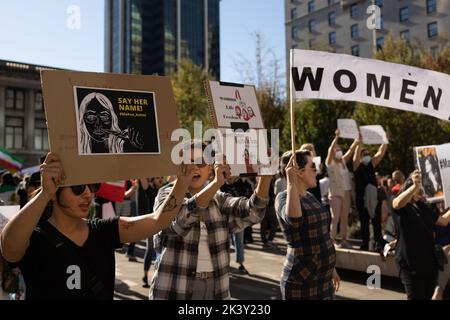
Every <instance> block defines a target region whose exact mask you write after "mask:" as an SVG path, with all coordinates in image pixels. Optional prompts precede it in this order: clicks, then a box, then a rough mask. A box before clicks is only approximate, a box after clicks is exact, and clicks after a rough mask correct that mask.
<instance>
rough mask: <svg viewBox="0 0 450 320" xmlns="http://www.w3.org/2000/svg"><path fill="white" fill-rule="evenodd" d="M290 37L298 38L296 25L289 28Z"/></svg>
mask: <svg viewBox="0 0 450 320" xmlns="http://www.w3.org/2000/svg"><path fill="white" fill-rule="evenodd" d="M291 37H292V39H298V38H299V29H298V27H297V26H293V27H292V30H291Z"/></svg>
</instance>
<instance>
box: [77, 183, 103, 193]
mask: <svg viewBox="0 0 450 320" xmlns="http://www.w3.org/2000/svg"><path fill="white" fill-rule="evenodd" d="M86 186H88V187H89V190H90V191H91V192H92V193H96V192H97V191H98V189H100V183H91V184H87V185H86V184H80V185H78V186H70V189H71V190H72V192H73V194H74V195H76V196H81V195H82V194H83V193H84V191H85V190H86Z"/></svg>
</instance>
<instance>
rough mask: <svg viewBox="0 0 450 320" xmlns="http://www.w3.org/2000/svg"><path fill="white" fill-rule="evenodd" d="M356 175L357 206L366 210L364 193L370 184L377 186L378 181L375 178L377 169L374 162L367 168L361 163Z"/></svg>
mask: <svg viewBox="0 0 450 320" xmlns="http://www.w3.org/2000/svg"><path fill="white" fill-rule="evenodd" d="M354 175H355V193H356V206H357V208H359V210H360V209H361V208H364V193H365V191H366V186H367V185H368V184H369V183H370V184H373V185H374V186H376V185H377V179H376V177H375V169H374V167H373V165H372V161H371V162H370V163H369V164H368V165H367V166H366V165H365V164H363V163H361V164H360V165H359V167H358V168H357V169H356V171H355V172H354Z"/></svg>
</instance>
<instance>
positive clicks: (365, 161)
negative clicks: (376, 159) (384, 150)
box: [361, 156, 372, 166]
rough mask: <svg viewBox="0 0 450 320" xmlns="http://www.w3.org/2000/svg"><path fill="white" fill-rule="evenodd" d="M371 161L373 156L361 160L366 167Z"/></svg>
mask: <svg viewBox="0 0 450 320" xmlns="http://www.w3.org/2000/svg"><path fill="white" fill-rule="evenodd" d="M370 161H372V157H371V156H364V157H363V158H362V159H361V162H362V163H364V164H365V165H366V166H367V165H368V164H369V163H370Z"/></svg>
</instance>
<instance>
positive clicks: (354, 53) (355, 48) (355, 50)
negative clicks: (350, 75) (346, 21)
mask: <svg viewBox="0 0 450 320" xmlns="http://www.w3.org/2000/svg"><path fill="white" fill-rule="evenodd" d="M352 56H355V57H359V46H358V45H355V46H352Z"/></svg>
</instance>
